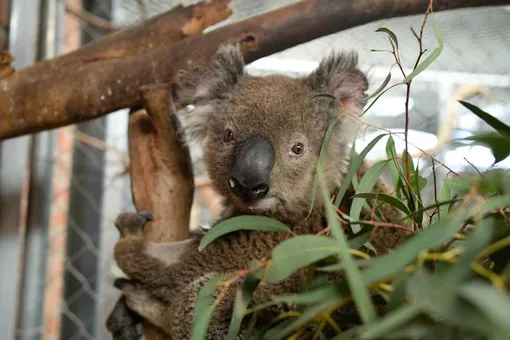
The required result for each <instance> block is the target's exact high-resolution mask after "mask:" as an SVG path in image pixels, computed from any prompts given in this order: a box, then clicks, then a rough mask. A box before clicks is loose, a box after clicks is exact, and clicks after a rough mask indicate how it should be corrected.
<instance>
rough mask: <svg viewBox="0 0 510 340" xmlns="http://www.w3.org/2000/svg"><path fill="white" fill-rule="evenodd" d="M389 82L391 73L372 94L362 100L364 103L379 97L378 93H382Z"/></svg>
mask: <svg viewBox="0 0 510 340" xmlns="http://www.w3.org/2000/svg"><path fill="white" fill-rule="evenodd" d="M390 80H391V71H390V72H389V73H388V75H387V76H386V78H385V79H384V81H383V82H382V84H381V86H379V88H377V90H375V92H374V93H372V94H371V95H369V96H367V97H365V98H364V99H363V100H364V101H365V102H367V101H368V100H369V99H371V98H373V97H375V96H377V95H379V93H381V92H382V91H384V88H385V87H386V85H388V83H389V82H390Z"/></svg>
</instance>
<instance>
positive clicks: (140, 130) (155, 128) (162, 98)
mask: <svg viewBox="0 0 510 340" xmlns="http://www.w3.org/2000/svg"><path fill="white" fill-rule="evenodd" d="M141 92H142V98H143V104H144V107H145V110H139V111H135V112H132V113H131V115H130V117H129V130H128V135H129V154H130V159H131V163H130V174H131V189H132V193H133V200H134V202H135V206H136V208H137V210H138V211H142V210H146V211H149V212H150V213H151V214H152V217H153V221H150V222H148V223H147V224H146V226H145V227H144V231H143V232H144V238H145V239H146V240H148V241H153V242H175V241H182V240H185V239H187V238H188V237H189V222H190V211H191V205H192V202H193V190H194V186H193V170H192V165H191V159H190V154H189V150H188V148H187V146H186V144H185V143H184V140H183V138H181V135H180V127H179V121H178V120H177V117H176V116H175V115H174V114H173V113H172V110H171V108H172V98H171V95H170V92H169V91H168V90H167V89H166V88H165V86H148V87H144V88H142V90H141ZM145 333H146V337H147V339H149V340H154V339H163V338H164V336H163V333H160V332H159V331H158V330H156V329H154V328H153V327H151V326H149V325H146V326H145Z"/></svg>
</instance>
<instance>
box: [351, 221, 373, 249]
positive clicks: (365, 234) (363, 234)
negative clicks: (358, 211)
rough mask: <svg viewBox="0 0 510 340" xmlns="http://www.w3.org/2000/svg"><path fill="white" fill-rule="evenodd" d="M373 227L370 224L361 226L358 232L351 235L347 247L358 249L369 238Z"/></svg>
mask: <svg viewBox="0 0 510 340" xmlns="http://www.w3.org/2000/svg"><path fill="white" fill-rule="evenodd" d="M373 229H374V227H373V226H372V225H370V226H366V227H362V228H361V230H360V231H359V232H357V233H356V234H355V235H354V236H352V237H351V238H350V239H349V240H347V241H348V242H349V247H350V248H351V249H359V248H361V246H362V245H364V244H365V243H367V242H368V241H369V240H370V234H371V233H372V230H373Z"/></svg>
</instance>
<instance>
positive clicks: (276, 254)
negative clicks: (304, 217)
mask: <svg viewBox="0 0 510 340" xmlns="http://www.w3.org/2000/svg"><path fill="white" fill-rule="evenodd" d="M339 251H340V249H339V246H338V243H337V242H336V241H335V240H334V239H332V238H330V237H327V236H316V235H301V236H296V237H293V238H291V239H288V240H285V241H283V242H282V243H280V244H279V245H277V246H276V247H275V248H274V249H273V252H272V255H271V259H272V263H271V265H270V266H269V268H268V269H267V271H266V281H267V282H270V283H276V282H279V281H281V280H283V279H285V278H287V277H288V276H290V275H292V274H293V273H294V272H295V271H297V270H298V269H300V268H303V267H306V266H308V265H310V264H312V263H314V262H316V261H319V260H321V259H324V258H326V257H328V256H331V255H335V254H338V252H339Z"/></svg>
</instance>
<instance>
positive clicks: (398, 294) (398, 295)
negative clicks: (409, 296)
mask: <svg viewBox="0 0 510 340" xmlns="http://www.w3.org/2000/svg"><path fill="white" fill-rule="evenodd" d="M391 286H392V288H393V292H392V293H391V295H390V301H389V302H388V311H392V310H395V309H397V308H398V307H400V306H401V305H403V304H404V303H405V298H406V273H405V271H404V270H400V271H399V272H398V273H396V275H395V279H394V280H393V282H392V285H391Z"/></svg>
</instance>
